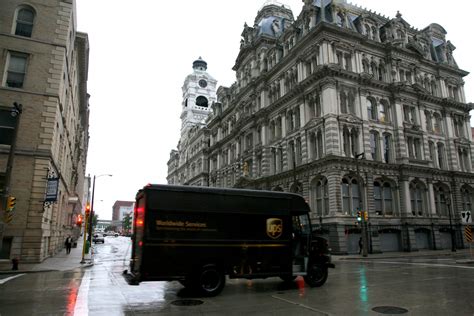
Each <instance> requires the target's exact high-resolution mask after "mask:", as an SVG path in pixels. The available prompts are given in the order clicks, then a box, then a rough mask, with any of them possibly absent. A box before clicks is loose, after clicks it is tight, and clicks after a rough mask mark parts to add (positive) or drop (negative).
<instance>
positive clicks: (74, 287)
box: [66, 280, 79, 315]
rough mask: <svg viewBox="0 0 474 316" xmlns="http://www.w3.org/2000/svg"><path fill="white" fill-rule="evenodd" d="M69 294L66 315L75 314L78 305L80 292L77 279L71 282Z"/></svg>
mask: <svg viewBox="0 0 474 316" xmlns="http://www.w3.org/2000/svg"><path fill="white" fill-rule="evenodd" d="M68 287H69V294H68V296H67V307H66V315H74V309H75V307H76V300H77V293H78V292H79V288H78V284H77V282H76V281H75V280H72V281H71V282H69V286H68Z"/></svg>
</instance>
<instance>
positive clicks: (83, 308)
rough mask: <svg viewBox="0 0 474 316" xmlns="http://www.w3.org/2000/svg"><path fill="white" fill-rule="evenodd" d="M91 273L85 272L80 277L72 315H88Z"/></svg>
mask: <svg viewBox="0 0 474 316" xmlns="http://www.w3.org/2000/svg"><path fill="white" fill-rule="evenodd" d="M90 274H91V272H90V271H89V270H86V273H84V276H83V277H82V282H81V286H80V287H79V293H77V299H76V305H75V306H74V315H77V316H87V315H89V301H88V296H89V285H90V283H91V278H90Z"/></svg>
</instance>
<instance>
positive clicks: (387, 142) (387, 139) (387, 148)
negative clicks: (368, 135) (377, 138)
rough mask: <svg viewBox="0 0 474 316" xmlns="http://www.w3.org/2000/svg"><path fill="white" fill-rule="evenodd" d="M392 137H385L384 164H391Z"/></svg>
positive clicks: (385, 135)
mask: <svg viewBox="0 0 474 316" xmlns="http://www.w3.org/2000/svg"><path fill="white" fill-rule="evenodd" d="M391 148H392V135H390V134H384V135H383V162H385V163H390V161H391V159H392V158H391V155H392V149H391Z"/></svg>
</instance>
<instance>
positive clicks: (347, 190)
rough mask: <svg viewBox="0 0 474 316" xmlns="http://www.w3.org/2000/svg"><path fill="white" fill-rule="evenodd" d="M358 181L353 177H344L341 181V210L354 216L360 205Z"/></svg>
mask: <svg viewBox="0 0 474 316" xmlns="http://www.w3.org/2000/svg"><path fill="white" fill-rule="evenodd" d="M359 190H360V188H359V182H358V181H357V179H355V178H350V177H344V178H343V179H342V182H341V193H342V210H343V212H344V213H345V214H349V215H352V216H355V215H356V214H357V211H358V210H359V208H361V207H363V206H362V205H361V199H360V194H359Z"/></svg>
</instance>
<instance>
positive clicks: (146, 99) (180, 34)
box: [76, 0, 474, 219]
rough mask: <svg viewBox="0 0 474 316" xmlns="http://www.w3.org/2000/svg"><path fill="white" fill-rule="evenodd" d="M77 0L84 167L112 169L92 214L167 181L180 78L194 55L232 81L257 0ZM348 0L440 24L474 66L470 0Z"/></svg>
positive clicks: (296, 9) (100, 184)
mask: <svg viewBox="0 0 474 316" xmlns="http://www.w3.org/2000/svg"><path fill="white" fill-rule="evenodd" d="M76 1H77V9H78V14H77V21H78V30H79V31H81V32H86V33H88V34H89V44H90V55H89V80H88V92H89V94H90V95H91V98H90V129H89V133H90V142H89V153H88V157H87V173H89V174H90V175H91V177H93V176H94V175H96V176H99V175H102V174H112V175H113V176H112V177H105V176H104V177H97V178H96V185H95V199H94V200H95V202H94V208H95V211H96V212H97V214H99V218H100V219H111V218H112V205H113V203H114V202H115V201H117V200H126V201H133V200H134V198H135V194H136V192H137V190H138V189H140V188H141V187H143V186H144V185H146V184H147V183H166V175H167V161H168V159H169V153H170V150H171V149H174V148H176V145H177V143H178V140H179V136H180V124H181V120H180V118H179V116H180V113H181V101H182V96H181V87H182V85H183V82H184V79H185V77H186V76H187V75H188V74H190V73H192V63H193V61H194V60H196V59H197V58H198V57H199V56H202V58H203V59H204V60H205V61H206V62H207V64H208V69H207V70H208V72H209V74H210V75H211V76H213V77H214V78H215V79H216V80H218V86H220V85H223V86H227V87H228V86H230V85H231V84H232V83H233V82H234V81H235V72H234V71H233V70H232V67H233V66H234V62H235V59H236V57H237V55H238V53H239V46H240V39H241V36H240V35H241V33H242V30H243V25H244V23H245V22H247V24H248V25H249V26H253V24H254V19H255V16H256V15H257V12H258V10H259V9H260V8H261V7H262V5H263V4H264V3H265V1H262V0H239V1H227V0H221V1H216V0H200V1H195V0H194V1H193V0H180V1H156V0H134V1H125V0H76ZM280 2H281V3H283V4H286V5H288V6H289V7H290V8H291V9H292V11H293V15H294V16H295V18H296V17H297V16H298V15H299V13H300V12H301V7H302V5H303V2H302V1H301V0H288V1H280ZM353 3H354V4H357V5H360V6H362V7H366V8H368V9H371V10H372V11H376V12H377V13H381V14H383V15H385V16H387V17H391V18H393V17H395V15H396V13H397V10H399V11H400V13H401V14H402V16H403V18H404V19H405V20H406V21H407V22H408V23H409V24H410V25H411V26H412V27H415V28H418V29H423V28H425V27H426V26H428V25H429V24H430V23H438V24H440V25H441V26H442V27H444V29H445V30H446V31H447V33H448V34H447V39H448V40H450V41H451V42H452V44H453V45H454V46H456V50H455V51H454V58H455V59H456V62H457V63H458V65H459V67H460V68H461V69H464V70H466V71H474V58H473V57H472V56H473V55H472V53H473V49H474V43H473V42H474V41H473V40H472V34H471V33H472V32H473V27H472V25H471V22H472V14H471V12H470V10H468V9H467V8H466V5H467V3H469V2H468V1H466V0H451V1H439V0H416V1H414V0H398V1H390V0H356V1H353ZM473 81H474V80H473V79H472V75H468V76H467V77H465V82H466V84H465V90H466V97H467V100H468V102H474V98H473V88H474V83H473ZM472 114H473V113H471V115H472ZM471 125H474V119H471Z"/></svg>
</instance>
